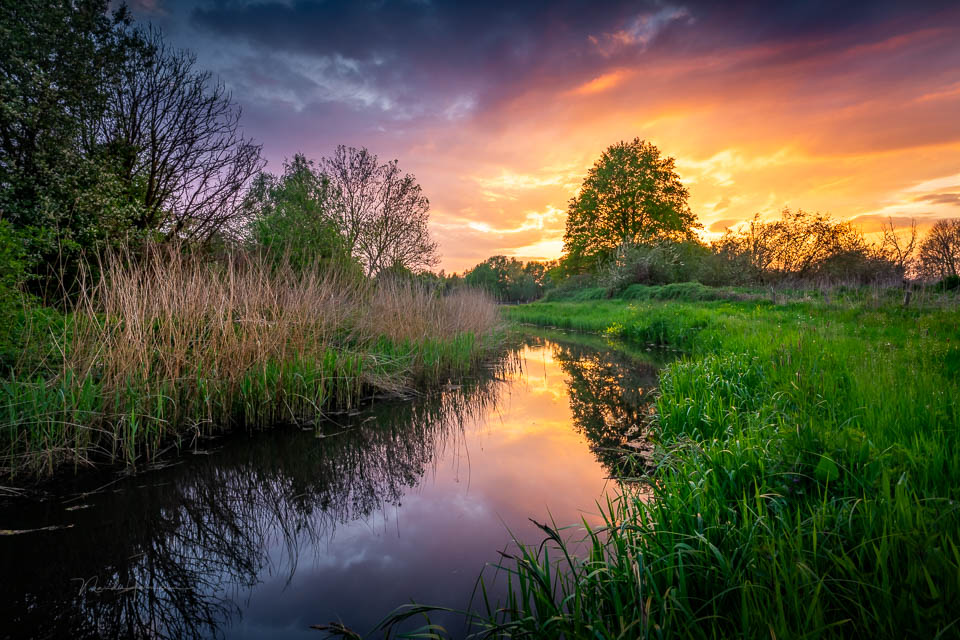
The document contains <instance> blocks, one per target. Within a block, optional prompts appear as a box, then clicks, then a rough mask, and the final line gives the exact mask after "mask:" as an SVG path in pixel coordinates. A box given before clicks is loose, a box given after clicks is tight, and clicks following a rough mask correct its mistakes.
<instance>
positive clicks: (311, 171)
mask: <svg viewBox="0 0 960 640" xmlns="http://www.w3.org/2000/svg"><path fill="white" fill-rule="evenodd" d="M334 205H335V198H334V194H333V192H332V190H331V187H330V180H329V179H328V178H327V177H326V176H325V175H323V174H322V173H320V172H319V171H318V170H317V168H316V166H315V165H314V163H313V162H311V161H310V160H307V158H306V157H304V156H303V155H302V154H297V155H295V156H294V157H293V160H292V161H290V162H287V163H285V164H284V171H283V174H282V175H281V176H279V177H277V176H274V175H272V174H269V173H261V174H259V175H258V176H257V177H256V178H254V180H253V182H252V184H251V186H250V189H249V191H248V192H247V195H246V197H245V198H244V201H243V210H244V213H245V214H246V215H247V216H248V220H249V222H248V224H249V236H250V240H252V241H253V243H254V246H255V248H256V249H257V250H260V251H263V252H265V253H267V254H268V256H269V257H271V258H273V259H276V260H279V259H284V260H287V261H288V262H289V264H291V265H292V266H293V267H295V268H302V267H308V266H312V265H314V264H316V263H323V264H336V265H344V264H346V263H347V262H349V260H350V254H349V252H348V251H347V248H346V241H345V240H344V238H343V236H342V235H341V234H340V233H339V230H338V228H337V217H336V215H335V214H334Z"/></svg>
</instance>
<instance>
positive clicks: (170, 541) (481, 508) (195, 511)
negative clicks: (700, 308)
mask: <svg viewBox="0 0 960 640" xmlns="http://www.w3.org/2000/svg"><path fill="white" fill-rule="evenodd" d="M597 346H598V345H593V346H585V345H583V344H577V343H573V342H570V341H563V342H561V341H555V340H546V339H544V338H528V339H527V340H526V341H525V342H524V344H523V345H521V347H520V348H519V349H518V350H517V352H516V353H515V354H514V355H515V357H516V358H517V362H518V363H519V367H517V368H516V369H515V370H508V371H506V372H505V373H504V372H501V373H502V374H503V375H500V376H491V377H488V378H486V379H484V380H480V381H477V382H475V383H472V384H470V385H466V386H464V387H461V388H455V389H449V390H447V391H445V392H444V393H442V394H440V395H436V396H433V397H429V398H421V399H418V400H416V401H413V402H403V403H396V402H393V403H386V404H382V403H381V404H377V405H376V406H375V408H373V409H371V410H368V411H365V412H362V413H360V414H358V415H355V416H340V417H337V418H336V419H335V420H332V421H331V422H329V423H327V424H325V425H324V426H323V428H322V429H321V430H320V431H319V432H316V433H315V432H313V431H287V430H284V431H277V432H272V433H265V434H260V435H256V436H252V437H241V438H231V439H229V440H227V441H225V443H224V445H223V447H222V448H221V449H220V450H218V451H215V452H212V453H211V454H210V455H196V456H192V457H190V458H188V459H185V460H183V461H182V462H180V463H179V464H177V465H175V466H172V467H170V468H167V469H163V470H159V471H154V472H151V473H148V474H144V475H141V476H137V477H133V478H125V479H121V480H118V481H117V482H115V483H114V484H112V485H111V486H109V487H108V488H107V489H106V490H105V491H103V492H100V493H96V494H93V495H89V496H86V497H83V498H81V499H77V498H76V497H74V498H72V499H71V498H65V499H58V500H51V501H48V502H43V503H20V504H15V505H11V506H9V507H7V508H4V509H2V510H0V528H2V529H32V528H39V527H48V526H69V527H70V528H68V529H59V530H51V531H43V532H38V533H33V534H25V535H19V536H3V537H0V560H2V563H3V567H4V572H5V575H4V580H3V581H2V586H0V598H2V600H0V619H2V620H4V623H3V626H2V629H0V634H2V635H3V636H4V637H65V636H69V637H80V638H84V637H90V638H92V637H133V638H136V637H151V638H153V637H159V638H167V637H169V638H190V637H210V636H231V637H244V636H248V637H257V636H263V635H269V636H272V637H280V636H283V637H294V636H299V635H306V636H308V637H314V635H315V633H316V632H311V631H309V628H308V627H309V625H310V624H315V623H318V622H328V621H331V620H336V619H340V620H343V621H344V622H346V623H347V624H349V625H351V626H354V627H356V628H360V629H364V628H369V627H370V626H371V625H372V624H373V623H374V622H375V621H376V620H377V619H379V617H380V616H381V615H382V614H384V613H386V611H388V610H389V609H390V608H392V607H393V606H395V605H397V604H400V603H402V602H408V601H409V600H410V599H416V600H419V601H426V602H434V603H439V604H449V605H451V606H455V607H463V606H466V604H467V600H468V598H469V595H470V592H471V590H472V587H473V584H474V580H475V578H476V576H477V575H478V573H479V572H480V570H481V568H482V567H483V565H484V563H485V562H489V561H493V560H495V559H496V550H497V549H498V548H503V546H504V545H505V544H506V542H507V541H508V539H509V535H508V534H507V532H506V528H507V527H509V528H510V529H511V530H512V531H513V532H514V533H515V534H518V535H520V536H521V537H523V536H525V535H527V536H529V537H530V539H535V537H536V535H537V534H536V531H535V530H532V529H531V525H529V523H528V521H527V517H529V516H533V517H537V518H540V519H544V518H546V517H549V516H551V515H552V516H553V517H554V518H555V519H556V520H557V521H558V522H571V523H572V522H576V521H577V520H579V518H580V517H581V516H582V515H583V511H582V510H585V511H586V512H587V514H588V518H589V517H590V515H589V514H590V512H591V511H593V510H594V507H595V503H596V501H597V500H598V499H600V498H601V497H602V496H603V493H604V492H605V491H607V490H609V489H610V487H609V485H608V484H607V483H606V482H605V480H604V478H605V477H606V476H607V475H609V473H610V472H611V471H612V470H614V469H615V467H616V459H617V456H616V454H615V453H614V452H613V448H614V447H615V446H616V445H618V444H620V442H621V441H622V438H623V435H622V430H623V427H624V426H625V425H631V424H635V423H636V421H637V420H638V419H639V418H640V417H641V416H642V415H643V412H644V411H645V409H644V403H645V402H646V401H647V399H648V392H649V388H650V387H651V386H652V382H653V380H655V378H653V375H654V372H655V368H654V367H653V366H652V365H645V364H643V363H642V362H638V361H637V360H636V359H634V358H631V357H629V356H626V355H623V354H621V353H618V352H616V351H611V350H609V349H602V348H601V349H598V348H597ZM571 426H572V427H573V428H572V429H571ZM598 459H599V461H601V462H602V464H603V465H604V466H605V467H606V469H604V467H603V466H601V462H598ZM505 525H506V526H505ZM451 624H454V623H452V622H451Z"/></svg>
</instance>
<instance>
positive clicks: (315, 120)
mask: <svg viewBox="0 0 960 640" xmlns="http://www.w3.org/2000/svg"><path fill="white" fill-rule="evenodd" d="M131 6H132V8H133V11H134V15H135V16H136V17H137V19H138V20H140V21H142V22H147V21H149V22H152V23H154V24H155V25H157V26H159V27H161V28H162V30H163V31H164V33H165V34H166V36H167V37H168V39H169V40H170V41H172V42H173V44H175V45H176V46H180V47H187V48H190V49H192V50H193V51H195V52H196V54H197V56H198V62H199V65H200V66H201V67H202V68H205V69H209V70H210V71H212V72H214V73H216V74H218V75H219V76H220V78H221V79H222V80H223V81H224V82H225V83H226V84H227V85H228V86H229V87H230V89H231V90H232V92H233V96H234V98H235V100H236V101H237V102H238V103H239V104H240V105H242V107H243V110H244V118H243V123H244V126H245V130H246V132H247V134H248V135H250V136H252V137H253V138H255V139H256V140H257V141H258V142H260V143H262V144H263V151H264V155H265V156H266V158H267V159H268V160H269V169H270V170H272V171H279V170H280V168H281V165H282V162H283V160H284V159H285V158H289V157H291V156H292V155H293V154H294V153H296V152H298V151H299V152H303V153H305V154H306V155H307V156H309V157H314V158H317V157H320V156H323V155H327V154H329V153H330V152H331V151H332V149H333V148H334V147H335V146H336V145H337V144H347V145H352V146H366V147H368V148H369V149H370V150H371V151H373V152H374V153H376V154H378V155H379V156H380V158H381V159H382V160H386V159H393V158H397V159H399V161H400V166H401V168H402V169H404V170H405V171H408V172H411V173H413V174H415V175H416V176H417V179H418V180H419V182H420V184H421V185H423V188H424V190H425V192H426V194H427V196H428V197H429V198H430V201H431V220H432V223H431V224H432V229H433V232H434V234H435V237H436V239H437V240H438V241H439V243H440V251H441V254H442V262H441V266H442V267H443V268H445V269H446V270H447V271H451V270H457V271H460V270H463V269H465V268H468V267H470V266H472V265H474V264H476V263H477V262H479V261H481V260H483V259H485V258H487V257H488V256H490V255H493V254H498V253H499V254H506V255H511V256H516V257H519V258H522V259H524V260H527V259H549V258H556V257H557V256H559V254H560V251H561V249H562V236H563V227H564V220H565V212H566V205H567V201H568V200H569V198H570V196H571V195H572V194H573V193H574V192H575V191H576V189H577V188H578V186H579V184H580V181H581V179H582V177H583V175H584V173H585V172H586V170H587V168H588V167H589V166H590V165H592V164H593V162H594V161H595V160H596V159H597V157H598V156H599V154H600V153H601V152H602V151H603V149H604V148H606V147H607V146H608V145H610V144H611V143H614V142H617V141H619V140H623V139H632V138H634V137H640V138H644V139H647V140H650V141H651V142H653V143H654V144H656V145H657V146H658V147H660V149H661V150H662V151H663V152H664V153H666V154H668V155H670V156H673V157H674V158H676V161H677V170H678V173H679V174H680V176H681V179H682V180H683V182H684V183H685V184H686V186H687V187H688V189H689V190H690V205H691V208H692V209H693V211H694V212H695V213H696V214H697V215H698V216H699V218H700V220H701V222H702V223H703V225H704V230H705V234H704V235H705V237H706V238H707V239H709V238H711V237H715V236H716V235H717V234H718V233H719V232H722V231H723V229H724V228H725V227H727V226H731V225H734V224H736V223H737V222H738V221H742V220H744V219H747V218H750V217H752V216H753V214H754V213H760V214H761V215H762V216H765V217H772V216H775V215H777V213H778V211H779V210H780V209H781V208H783V207H784V206H790V207H799V208H802V209H809V210H814V211H821V212H824V213H830V214H832V215H834V216H835V217H838V218H853V219H855V220H856V221H857V222H858V223H860V224H861V225H862V228H863V229H864V231H866V232H870V231H872V230H875V229H876V228H877V227H878V225H879V223H880V222H881V221H885V220H886V219H887V218H888V217H892V218H893V220H894V221H895V222H896V223H900V224H902V223H905V222H908V221H909V219H910V218H916V219H917V221H918V222H919V223H921V226H923V223H924V222H926V223H927V224H929V221H931V220H935V219H937V218H947V217H958V216H960V3H956V2H943V3H926V2H884V1H882V0H877V1H874V2H864V3H860V2H796V3H792V4H791V3H786V2H779V3H751V2H707V1H697V2H676V3H670V2H616V3H614V2H609V3H603V2H595V1H594V2H573V1H567V2H563V1H560V2H521V1H519V0H517V1H515V2H499V1H490V2H478V3H467V2H432V1H430V0H410V1H397V2H390V1H389V0H382V1H379V2H363V1H353V2H351V1H345V2H333V1H307V0H273V1H258V0H238V1H232V0H207V1H204V0H197V1H187V0H135V1H134V2H132V3H131Z"/></svg>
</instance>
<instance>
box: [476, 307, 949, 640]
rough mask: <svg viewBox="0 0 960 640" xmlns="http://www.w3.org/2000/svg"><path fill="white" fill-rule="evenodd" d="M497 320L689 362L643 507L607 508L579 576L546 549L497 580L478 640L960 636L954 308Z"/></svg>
mask: <svg viewBox="0 0 960 640" xmlns="http://www.w3.org/2000/svg"><path fill="white" fill-rule="evenodd" d="M504 313H505V314H506V315H507V317H509V318H511V319H513V320H515V321H517V322H526V323H534V324H538V325H544V326H558V327H566V328H574V329H580V330H586V331H593V332H598V333H605V334H607V335H612V336H616V337H618V338H619V339H620V340H625V341H628V342H632V343H634V344H637V345H671V346H675V347H679V348H682V349H683V350H685V352H686V354H687V355H685V356H684V357H682V358H681V359H680V360H678V361H676V362H674V363H672V364H670V365H668V366H666V367H665V368H664V369H663V370H662V372H661V394H660V398H659V400H658V402H657V415H656V418H655V420H654V422H653V423H652V425H651V437H652V438H653V439H654V440H655V442H656V445H657V453H658V455H657V460H658V465H657V468H656V469H655V470H652V471H651V480H652V482H651V484H652V491H653V497H652V499H650V500H648V501H640V500H638V499H631V498H625V499H623V500H621V501H620V502H618V503H616V504H611V505H608V507H607V508H606V510H605V511H606V516H607V519H608V524H609V526H608V527H607V528H606V529H605V530H603V531H595V532H592V533H591V534H590V547H591V553H590V554H589V556H588V557H587V558H586V559H577V558H574V557H568V556H566V555H565V553H564V552H563V550H562V549H560V550H558V549H557V548H556V547H557V546H560V547H562V546H563V545H561V544H559V540H561V539H562V538H563V537H564V535H571V534H569V533H567V534H564V533H563V532H561V533H559V534H558V535H556V536H554V538H555V539H554V540H553V541H552V542H550V541H549V540H548V542H550V544H547V545H546V546H543V547H530V548H526V549H524V550H523V551H522V553H521V554H520V555H519V556H518V557H517V558H515V559H514V560H507V561H505V562H504V563H503V566H504V568H506V569H507V570H508V571H509V572H511V574H512V587H513V590H512V595H511V601H510V602H508V603H506V606H504V607H502V608H500V609H498V610H496V611H490V612H489V615H488V616H487V617H485V618H483V620H482V622H481V626H482V627H483V628H486V629H490V630H491V631H492V632H493V634H494V635H500V636H510V637H515V636H523V637H528V636H532V637H553V638H557V637H566V638H574V637H577V638H579V637H596V638H637V637H692V638H723V637H749V638H754V637H765V638H797V637H885V638H901V637H917V638H934V637H957V636H958V635H960V622H958V619H960V613H958V609H957V604H958V603H960V503H958V500H960V458H958V456H957V455H956V451H957V445H958V440H960V436H958V426H960V382H958V381H960V344H958V341H960V311H958V310H957V308H956V306H954V307H952V308H925V309H922V310H918V309H916V308H912V307H907V308H904V307H902V306H897V305H893V304H886V305H880V306H877V305H876V304H873V303H870V304H867V303H864V304H851V303H844V304H828V303H826V302H823V301H820V302H816V301H806V302H793V303H788V304H772V303H770V302H769V301H731V300H706V301H698V302H691V301H684V300H675V301H658V300H643V301H640V300H637V301H628V300H609V301H591V302H587V303H576V302H547V303H539V304H531V305H525V306H519V307H511V308H508V309H505V311H504ZM548 533H549V531H548ZM551 535H553V534H552V533H551ZM558 558H560V559H562V561H561V563H560V565H561V566H559V567H558V566H557V565H556V564H555V561H556V560H557V559H558Z"/></svg>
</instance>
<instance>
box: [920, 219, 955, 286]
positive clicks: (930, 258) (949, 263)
mask: <svg viewBox="0 0 960 640" xmlns="http://www.w3.org/2000/svg"><path fill="white" fill-rule="evenodd" d="M920 269H921V272H922V273H923V275H925V276H926V277H927V278H931V279H937V278H950V277H954V278H956V277H957V276H958V275H960V219H958V218H952V219H949V220H937V222H936V223H934V225H933V228H931V229H930V232H929V233H928V234H927V236H926V237H925V238H924V239H923V242H922V243H921V244H920Z"/></svg>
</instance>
